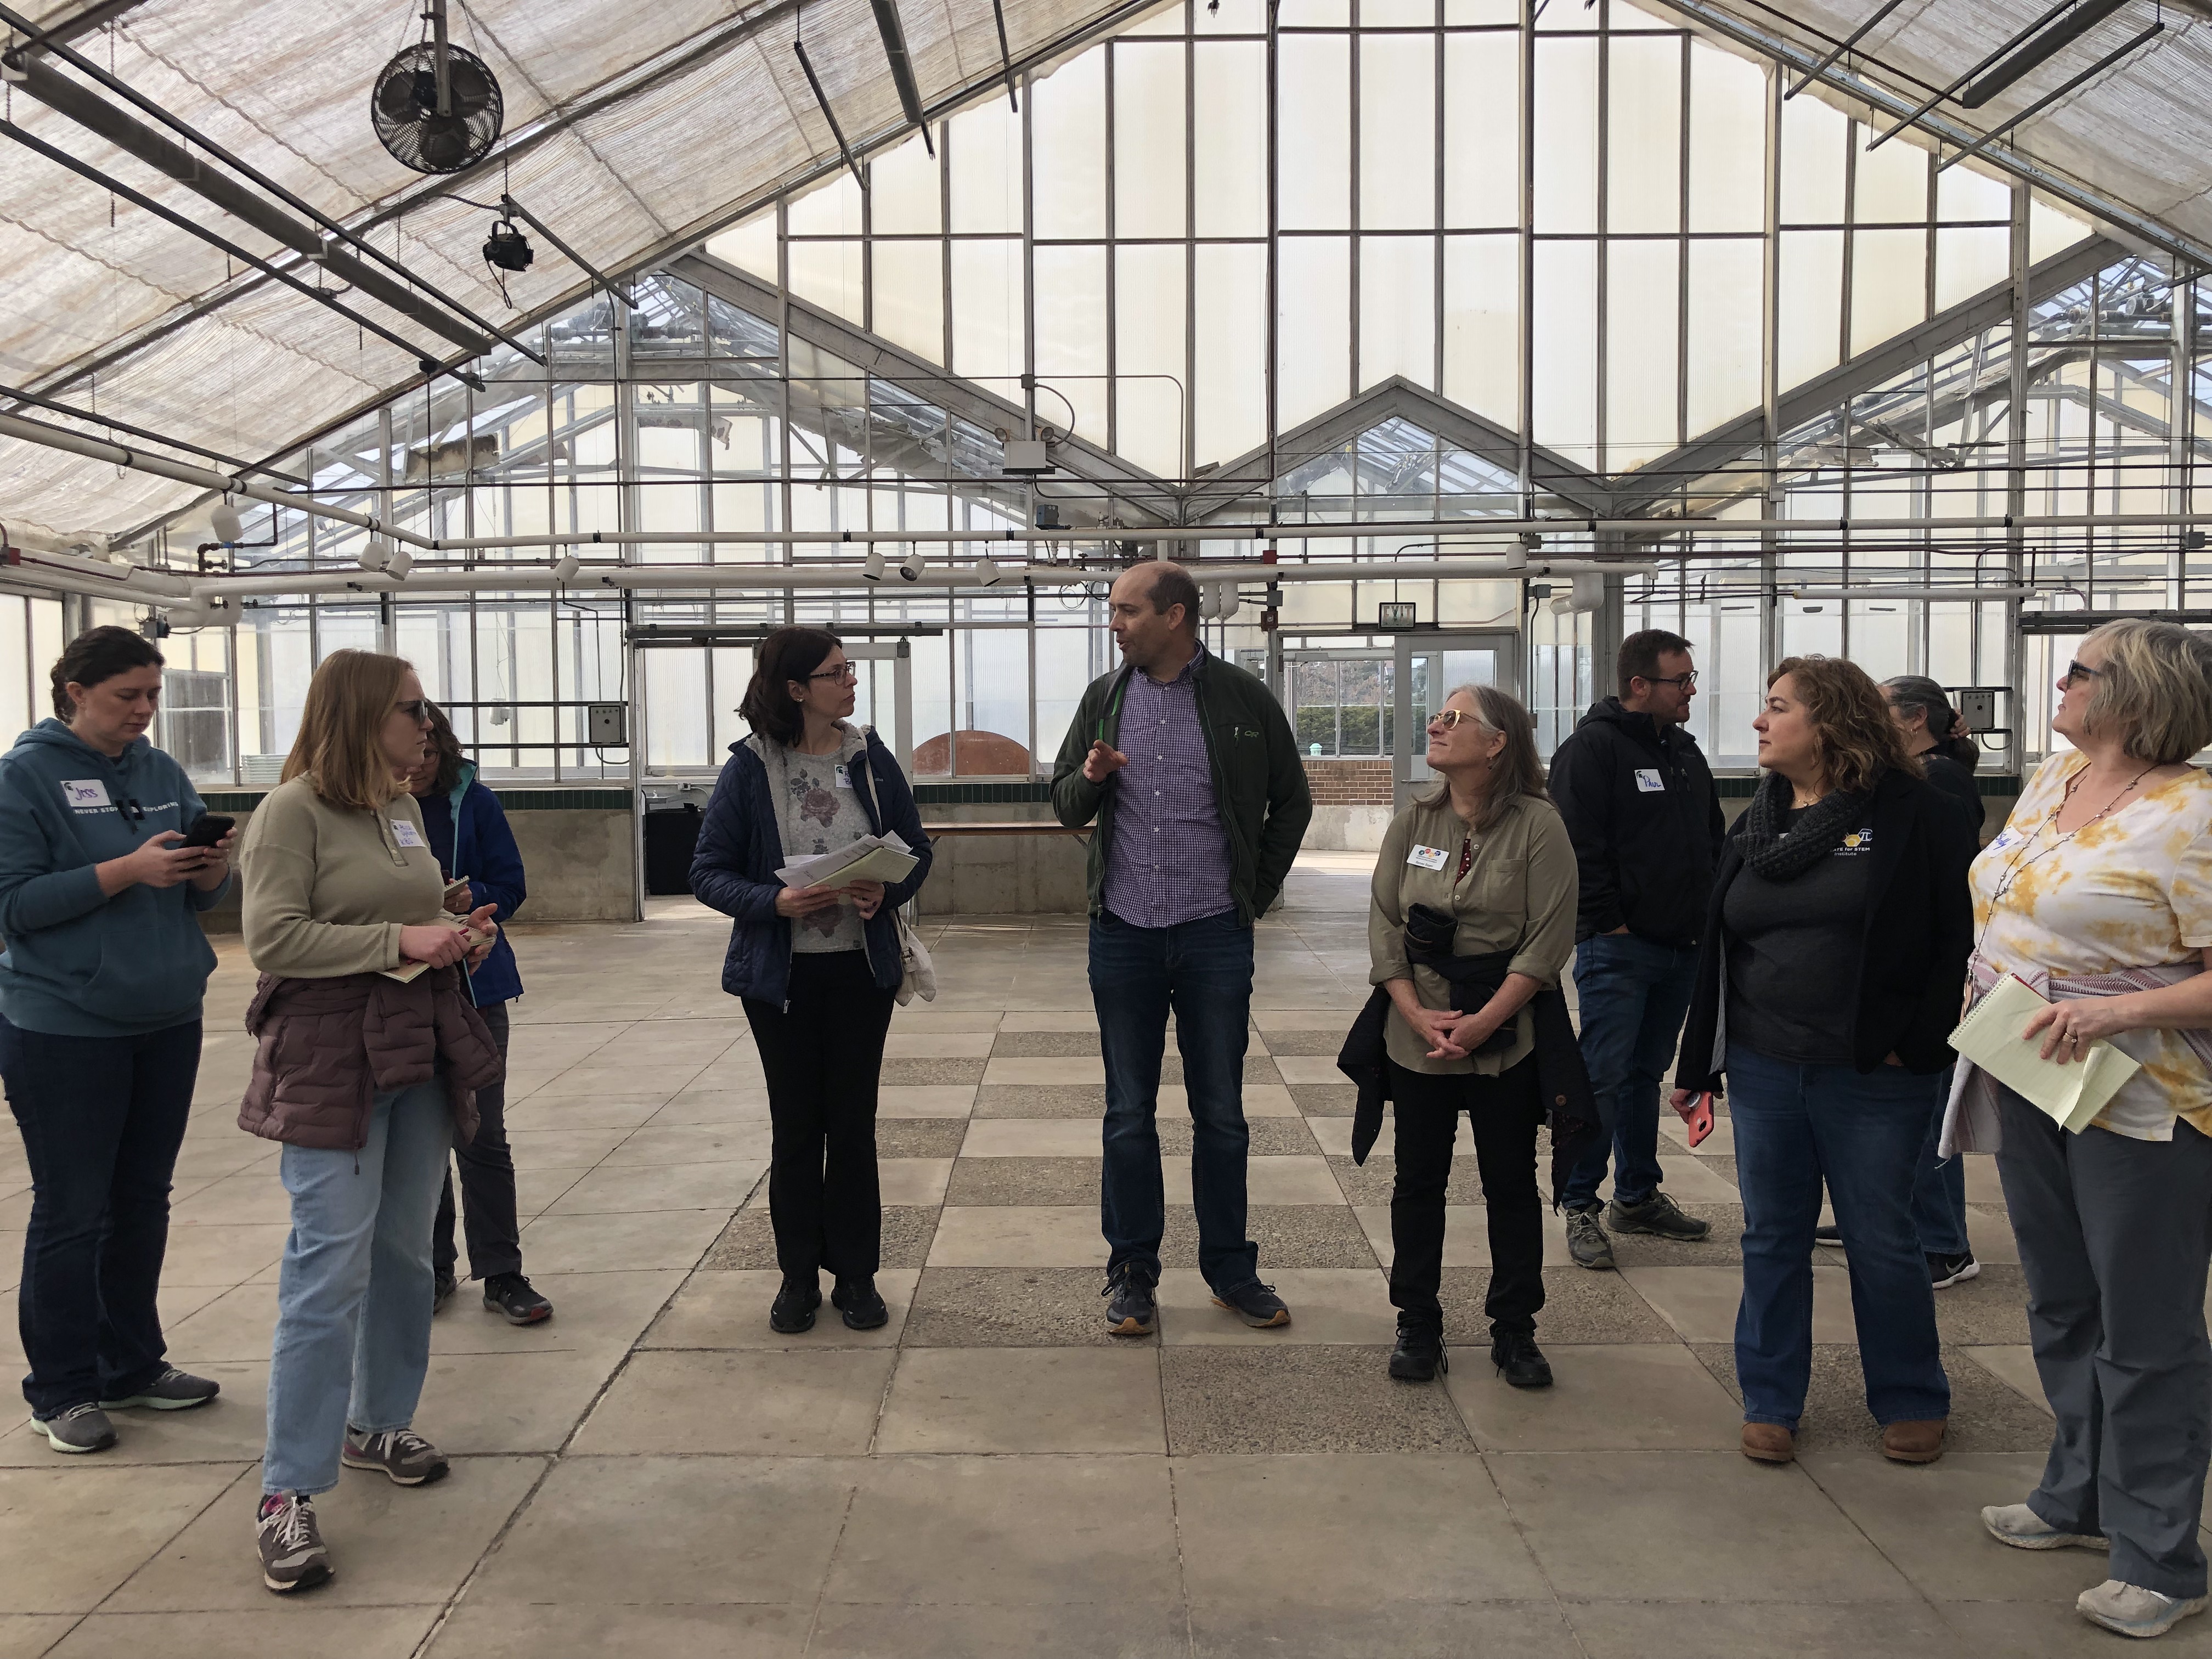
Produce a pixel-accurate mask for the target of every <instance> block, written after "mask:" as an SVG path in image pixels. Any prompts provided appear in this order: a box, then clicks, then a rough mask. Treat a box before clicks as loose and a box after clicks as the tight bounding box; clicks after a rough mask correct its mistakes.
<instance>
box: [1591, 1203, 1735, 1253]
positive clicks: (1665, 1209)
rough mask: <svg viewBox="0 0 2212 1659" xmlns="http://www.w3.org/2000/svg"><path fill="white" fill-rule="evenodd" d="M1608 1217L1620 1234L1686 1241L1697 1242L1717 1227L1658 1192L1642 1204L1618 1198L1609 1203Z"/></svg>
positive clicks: (1607, 1219)
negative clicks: (1647, 1235) (1641, 1234)
mask: <svg viewBox="0 0 2212 1659" xmlns="http://www.w3.org/2000/svg"><path fill="white" fill-rule="evenodd" d="M1605 1218H1606V1221H1607V1223H1608V1224H1609V1225H1611V1226H1612V1228H1613V1231H1615V1232H1617V1233H1649V1234H1650V1235H1651V1236H1652V1237H1655V1238H1671V1239H1674V1241H1675V1242H1677V1243H1684V1244H1688V1243H1695V1242H1696V1241H1697V1240H1699V1239H1701V1238H1703V1237H1705V1235H1706V1234H1707V1233H1709V1232H1711V1231H1712V1230H1713V1224H1712V1223H1711V1222H1710V1221H1700V1220H1699V1219H1698V1218H1696V1217H1695V1216H1687V1215H1684V1214H1683V1213H1682V1212H1681V1211H1680V1210H1679V1209H1677V1208H1676V1207H1675V1206H1674V1200H1673V1199H1671V1198H1669V1197H1668V1196H1667V1194H1664V1193H1654V1194H1651V1196H1650V1197H1649V1198H1647V1199H1645V1200H1644V1201H1643V1202H1642V1203H1641V1204H1623V1203H1622V1202H1621V1201H1620V1200H1619V1199H1615V1200H1613V1202H1612V1203H1610V1204H1608V1205H1607V1206H1605Z"/></svg>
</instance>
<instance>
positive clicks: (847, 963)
mask: <svg viewBox="0 0 2212 1659" xmlns="http://www.w3.org/2000/svg"><path fill="white" fill-rule="evenodd" d="M787 995H788V998H789V1000H788V1002H787V1006H785V1007H783V1008H778V1007H776V1006H775V1004H774V1003H769V1002H758V1001H756V1000H753V999H752V998H750V997H747V998H746V999H745V1018H746V1019H747V1020H749V1021H750V1022H751V1024H752V1028H753V1042H754V1043H755V1044H756V1045H757V1047H758V1048H759V1049H760V1057H761V1069H762V1070H763V1072H765V1073H767V1074H768V1115H769V1124H770V1126H771V1128H772V1131H773V1133H772V1138H771V1142H770V1151H769V1168H768V1212H769V1221H770V1222H771V1224H773V1225H774V1226H775V1262H776V1266H777V1267H781V1268H782V1269H783V1276H784V1277H785V1278H786V1279H802V1280H805V1281H806V1282H807V1283H810V1284H811V1283H813V1282H814V1281H815V1280H816V1279H817V1277H818V1276H819V1275H820V1273H821V1271H822V1269H823V1268H824V1267H827V1268H829V1271H830V1272H831V1273H834V1274H836V1277H838V1278H839V1279H866V1278H869V1277H871V1276H872V1275H873V1274H874V1273H875V1271H876V1266H877V1259H878V1256H879V1255H880V1254H881V1253H882V1249H883V1233H884V1209H883V1198H882V1194H881V1191H880V1189H879V1188H878V1185H877V1181H876V1084H877V1079H878V1078H879V1077H880V1076H881V1075H882V1073H883V1069H884V1036H886V1035H887V1034H888V1033H889V1032H890V1027H891V1007H892V1004H893V1001H894V998H893V996H892V994H891V993H890V992H889V991H886V990H883V989H881V988H879V987H878V986H877V984H876V976H875V974H874V972H873V970H872V969H870V968H869V966H868V954H867V952H866V951H817V952H812V953H805V952H794V953H793V956H792V958H791V988H790V990H789V992H788V993H787Z"/></svg>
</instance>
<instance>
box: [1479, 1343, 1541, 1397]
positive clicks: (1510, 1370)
mask: <svg viewBox="0 0 2212 1659" xmlns="http://www.w3.org/2000/svg"><path fill="white" fill-rule="evenodd" d="M1490 1363H1491V1364H1493V1365H1495V1366H1497V1367H1498V1375H1499V1376H1502V1377H1504V1379H1505V1380H1506V1382H1508V1383H1510V1384H1511V1385H1512V1386H1513V1387H1515V1388H1516V1389H1548V1388H1550V1387H1551V1386H1552V1362H1551V1361H1550V1360H1548V1359H1547V1358H1544V1351H1543V1350H1542V1349H1541V1348H1540V1347H1538V1346H1536V1339H1535V1338H1534V1337H1533V1336H1531V1335H1530V1334H1528V1332H1526V1331H1493V1332H1492V1333H1491V1338H1490Z"/></svg>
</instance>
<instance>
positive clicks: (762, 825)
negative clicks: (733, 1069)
mask: <svg viewBox="0 0 2212 1659" xmlns="http://www.w3.org/2000/svg"><path fill="white" fill-rule="evenodd" d="M767 741H768V739H767V738H760V737H753V738H745V739H744V740H743V741H741V742H738V743H733V744H731V745H730V758H729V761H728V763H727V764H726V765H725V766H724V767H723V768H722V777H721V781H720V782H719V783H717V784H716V785H715V786H714V799H712V800H710V801H708V803H707V816H706V817H705V819H704V821H702V823H701V824H700V826H699V844H698V848H697V850H696V852H695V853H694V854H692V858H691V891H692V893H693V895H694V896H696V897H697V898H698V900H699V902H701V903H702V904H708V905H711V906H713V907H714V908H715V909H717V910H720V912H721V913H722V914H723V915H726V916H734V917H736V918H737V921H736V925H735V926H733V927H732V928H731V929H730V949H729V953H728V955H726V957H723V959H722V988H723V989H724V990H725V991H727V992H728V993H729V994H731V995H732V996H733V997H751V998H753V999H755V1000H757V1001H760V1002H769V1003H774V1004H775V1006H777V1007H779V1008H781V1007H782V1006H784V1004H785V1002H786V1000H787V995H788V992H789V987H790V984H791V922H790V921H789V920H788V919H787V918H786V917H783V916H780V915H776V913H775V896H776V895H777V894H778V893H780V892H781V891H782V890H783V884H782V883H781V882H780V881H778V880H777V879H776V878H775V871H776V866H778V865H780V864H785V863H787V862H789V860H787V859H786V858H785V857H784V855H783V831H782V830H781V829H779V828H778V827H777V824H776V818H775V802H774V801H772V800H770V799H769V793H768V768H767V766H766V765H764V764H763V763H762V760H761V757H760V756H759V754H758V753H757V752H756V751H755V750H754V749H753V748H752V746H751V745H752V744H755V743H757V742H758V743H765V742H767ZM867 744H868V748H867V761H868V764H867V777H866V782H867V783H868V784H869V785H870V786H871V787H868V788H866V789H864V790H863V791H862V792H861V795H860V804H861V805H862V806H863V807H865V808H866V811H867V814H868V822H869V823H870V824H871V825H872V827H873V829H874V831H875V833H876V834H878V835H881V834H882V833H883V832H884V830H885V829H890V830H893V831H895V832H896V834H897V836H898V838H899V839H900V840H901V841H902V842H905V843H906V844H907V846H908V848H910V849H911V850H912V851H913V852H914V854H915V856H916V857H917V858H919V859H920V860H921V863H920V864H918V865H916V866H915V871H914V873H913V874H912V875H910V876H908V878H906V879H905V880H904V881H902V882H900V883H898V884H896V886H892V887H887V888H885V889H884V902H883V905H882V908H879V909H878V910H877V912H876V914H875V915H873V916H872V917H871V918H870V919H869V921H868V923H867V930H866V938H867V947H868V965H869V966H870V967H871V968H872V969H875V974H876V983H877V984H878V985H879V986H881V987H883V988H884V989H885V990H887V991H889V990H894V989H896V987H897V986H898V982H899V974H900V962H899V945H898V924H897V922H896V921H895V920H894V919H893V916H892V914H891V913H892V912H893V911H895V910H896V909H897V908H898V907H899V906H900V905H902V904H904V903H905V902H907V901H908V899H910V898H912V897H913V896H915V894H916V893H918V892H920V891H921V884H922V883H923V882H925V881H927V880H928V879H929V863H930V848H929V837H928V836H927V835H925V834H923V833H922V828H921V813H920V812H919V811H916V810H915V804H914V791H913V790H912V789H911V788H909V787H908V786H907V781H906V775H905V774H904V773H902V772H901V771H900V770H899V769H898V763H897V762H896V761H895V760H893V759H892V758H891V756H890V750H887V749H885V748H884V745H883V743H882V742H881V740H880V739H878V738H877V736H876V734H875V732H873V731H870V732H868V733H867Z"/></svg>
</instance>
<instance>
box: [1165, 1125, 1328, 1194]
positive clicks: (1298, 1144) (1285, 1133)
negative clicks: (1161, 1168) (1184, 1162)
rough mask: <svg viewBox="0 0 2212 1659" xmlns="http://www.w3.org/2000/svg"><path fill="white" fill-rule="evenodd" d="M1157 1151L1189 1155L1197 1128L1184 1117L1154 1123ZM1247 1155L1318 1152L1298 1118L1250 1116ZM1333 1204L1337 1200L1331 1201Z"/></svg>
mask: <svg viewBox="0 0 2212 1659" xmlns="http://www.w3.org/2000/svg"><path fill="white" fill-rule="evenodd" d="M1158 1129H1159V1136H1160V1150H1161V1151H1162V1152H1168V1153H1171V1154H1173V1155H1174V1156H1176V1157H1177V1158H1188V1157H1189V1156H1190V1149H1191V1144H1192V1142H1193V1140H1194V1139H1195V1138H1196V1135H1197V1126H1196V1125H1195V1124H1194V1123H1192V1122H1191V1121H1190V1120H1189V1119H1188V1118H1187V1117H1184V1118H1176V1117H1165V1118H1162V1119H1160V1120H1159V1122H1158ZM1244 1130H1245V1134H1246V1136H1247V1138H1248V1141H1249V1156H1251V1157H1253V1158H1290V1157H1310V1156H1312V1155H1313V1154H1315V1153H1317V1152H1320V1151H1321V1145H1320V1143H1319V1142H1317V1141H1316V1139H1314V1134H1313V1131H1312V1130H1311V1129H1310V1128H1308V1127H1306V1121H1305V1120H1304V1118H1302V1117H1250V1116H1248V1117H1246V1119H1245V1120H1244ZM1332 1201H1333V1202H1334V1201H1337V1200H1332Z"/></svg>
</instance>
